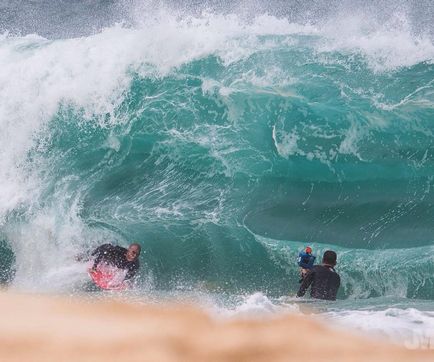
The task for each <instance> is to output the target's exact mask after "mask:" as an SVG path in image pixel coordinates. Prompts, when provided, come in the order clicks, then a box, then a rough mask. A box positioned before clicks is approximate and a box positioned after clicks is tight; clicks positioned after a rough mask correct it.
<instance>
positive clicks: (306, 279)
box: [297, 270, 314, 297]
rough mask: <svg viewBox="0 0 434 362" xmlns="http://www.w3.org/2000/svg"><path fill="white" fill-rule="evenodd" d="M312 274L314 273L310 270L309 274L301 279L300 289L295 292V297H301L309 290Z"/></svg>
mask: <svg viewBox="0 0 434 362" xmlns="http://www.w3.org/2000/svg"><path fill="white" fill-rule="evenodd" d="M313 274H314V271H313V270H310V271H309V273H307V274H306V276H305V277H304V278H303V281H302V283H301V285H300V289H299V290H298V292H297V297H302V296H303V295H304V294H305V293H306V290H307V288H309V286H310V285H311V284H312V281H313Z"/></svg>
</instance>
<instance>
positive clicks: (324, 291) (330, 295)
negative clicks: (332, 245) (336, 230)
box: [297, 250, 341, 300]
mask: <svg viewBox="0 0 434 362" xmlns="http://www.w3.org/2000/svg"><path fill="white" fill-rule="evenodd" d="M336 259H337V256H336V253H335V252H334V251H332V250H327V251H326V252H325V253H324V255H323V258H322V264H321V265H315V266H314V267H313V268H312V269H311V270H309V272H308V273H307V274H306V276H305V277H304V278H303V281H302V283H301V285H300V289H299V290H298V293H297V297H302V296H303V295H304V294H305V293H306V290H307V288H309V286H310V285H312V287H311V289H310V296H311V297H312V298H316V299H325V300H336V294H337V292H338V289H339V286H340V284H341V278H340V277H339V274H338V273H336V271H335V269H334V267H335V265H336Z"/></svg>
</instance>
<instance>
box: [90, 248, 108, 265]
mask: <svg viewBox="0 0 434 362" xmlns="http://www.w3.org/2000/svg"><path fill="white" fill-rule="evenodd" d="M110 248H111V244H103V245H101V246H98V247H97V248H96V249H95V250H94V251H93V252H92V254H91V255H92V256H95V259H94V261H93V265H92V268H91V269H93V270H95V269H96V267H97V266H98V264H99V263H100V262H101V259H102V258H103V256H104V254H107V252H108V251H109V250H110Z"/></svg>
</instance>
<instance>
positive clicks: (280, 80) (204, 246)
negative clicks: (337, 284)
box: [0, 1, 434, 340]
mask: <svg viewBox="0 0 434 362" xmlns="http://www.w3.org/2000/svg"><path fill="white" fill-rule="evenodd" d="M60 3H62V2H60ZM60 3H59V4H60ZM114 3H116V4H115V5H116V6H115V5H113V6H114V8H113V7H110V9H111V10H110V11H109V10H107V11H108V15H107V17H104V16H103V15H102V14H103V13H104V11H103V10H104V9H103V10H101V9H99V8H95V9H94V12H95V14H94V16H93V17H91V18H89V15H86V14H85V12H83V9H82V8H80V6H79V5H77V4H78V3H77V4H75V3H74V5H68V4H66V3H65V4H63V3H62V4H63V5H59V6H65V7H64V8H61V7H60V8H57V7H54V8H51V7H49V6H48V5H47V3H45V2H43V1H42V2H41V3H40V4H45V5H46V6H48V8H49V9H50V11H51V12H47V11H46V10H47V9H48V8H45V7H43V5H40V7H39V8H37V9H36V10H35V14H39V16H41V17H42V18H41V19H44V16H47V17H48V16H49V14H51V15H50V16H52V15H53V14H54V15H55V17H54V18H55V19H58V22H54V23H44V22H43V21H41V22H39V23H37V22H34V23H28V22H26V20H25V19H26V16H24V14H27V13H28V11H30V10H29V8H28V7H22V8H20V6H21V5H20V4H19V2H16V6H15V7H13V6H12V5H11V6H10V7H9V8H8V7H0V13H1V14H9V15H8V17H3V18H2V19H3V21H2V22H1V23H0V29H2V30H3V34H2V35H1V36H0V124H1V130H2V132H1V133H0V155H1V157H0V237H1V242H0V263H1V267H0V281H1V282H2V283H7V284H8V285H10V286H11V287H12V288H20V289H24V290H29V289H30V290H37V291H46V290H49V291H55V292H64V291H67V292H71V293H74V292H78V293H83V292H86V291H88V290H89V288H88V285H87V276H86V272H85V269H84V267H83V266H81V265H78V264H77V262H75V260H74V257H75V255H77V254H78V253H81V252H84V251H87V250H90V249H92V248H94V247H96V246H97V245H99V244H101V243H103V242H113V243H117V244H121V245H127V244H128V243H130V242H139V243H140V244H141V245H142V248H143V253H142V256H141V263H142V270H141V274H140V277H139V280H138V283H137V288H136V292H135V293H138V295H139V296H143V295H147V296H149V295H154V297H155V298H157V299H158V298H159V297H158V296H160V297H161V295H164V296H165V297H161V298H162V299H165V298H166V297H167V295H169V296H172V297H174V298H175V296H176V295H178V293H181V294H182V293H185V294H187V295H191V294H192V295H194V297H193V299H194V298H196V297H197V299H199V300H203V299H206V300H207V301H209V300H211V301H212V302H211V304H212V303H214V305H215V306H216V307H218V306H220V305H221V304H223V305H226V308H229V309H234V308H235V310H236V311H238V312H239V311H240V310H241V309H242V310H241V311H244V309H247V310H251V311H252V310H253V311H255V310H256V309H255V308H259V309H261V310H262V311H264V310H272V311H280V308H282V306H285V305H288V304H290V305H293V304H294V303H295V300H293V299H292V298H291V297H288V296H292V295H294V294H295V293H296V291H297V288H298V270H297V265H296V263H295V261H296V257H297V255H298V252H299V251H300V250H301V249H302V248H303V247H304V246H306V245H311V246H312V247H313V249H314V254H315V255H316V256H317V257H318V259H320V257H321V255H322V253H323V252H324V251H325V250H327V249H333V250H336V251H337V253H338V265H337V270H338V272H339V273H340V275H341V278H342V288H341V289H340V291H339V295H338V299H339V301H338V302H337V303H336V304H332V305H329V304H322V303H319V304H318V305H316V306H315V308H317V309H318V310H319V312H321V313H325V314H326V315H327V316H328V317H330V318H332V320H335V319H339V320H343V321H344V323H347V324H350V325H352V324H354V323H355V322H356V321H359V320H362V319H363V320H368V319H369V318H368V317H366V316H364V314H363V313H364V312H365V311H368V312H369V313H370V314H369V317H370V318H373V319H378V320H381V321H383V322H384V323H385V325H386V327H387V326H390V328H389V329H390V330H393V329H394V328H404V329H406V330H411V328H413V327H414V325H415V324H418V326H420V325H421V323H422V325H423V326H422V327H423V328H425V329H423V328H422V327H421V328H422V330H423V331H426V333H425V332H423V333H422V332H421V336H422V337H421V336H419V335H418V336H416V337H417V338H419V337H420V338H422V339H423V338H425V339H426V338H431V336H432V337H433V338H434V332H433V329H432V325H434V324H433V323H432V318H433V317H432V312H431V311H433V310H434V307H433V300H434V257H433V251H434V242H433V240H434V238H433V236H432V235H433V232H432V228H433V220H434V219H433V218H434V206H433V205H434V191H433V185H434V179H433V175H434V144H433V139H434V138H433V133H434V123H433V119H434V63H433V59H434V44H433V38H432V32H431V29H430V25H429V24H430V23H429V22H424V21H423V20H424V16H423V14H425V15H426V14H428V15H429V14H430V11H431V7H430V6H429V4H425V3H423V4H424V5H423V6H426V7H425V8H424V7H423V6H422V5H417V4H415V3H413V2H405V3H406V4H407V5H408V6H407V7H399V9H398V10H396V9H395V10H394V11H389V10H390V9H389V8H387V7H386V10H387V11H386V10H384V9H383V12H381V11H380V12H378V14H380V15H381V14H382V15H381V16H380V15H378V14H377V17H370V16H369V14H370V13H369V11H368V10H369V7H366V8H363V6H362V10H363V11H364V12H363V11H361V12H352V13H351V12H348V11H346V10H345V9H341V11H337V12H336V13H335V14H332V15H333V16H332V15H331V14H330V13H329V12H327V11H325V9H326V6H325V5H324V4H323V5H324V6H321V7H320V8H321V9H322V10H321V9H317V10H318V12H310V10H312V9H304V10H303V9H301V10H300V11H299V12H297V11H295V10H294V11H295V12H294V13H292V12H291V11H289V10H287V12H286V13H285V12H283V13H281V12H279V11H280V10H282V9H284V7H283V5H282V4H281V3H280V2H276V8H275V10H276V9H280V10H279V11H277V10H276V11H274V13H273V11H271V10H273V9H268V10H270V11H268V12H267V13H266V12H264V11H259V8H260V7H259V8H254V7H251V8H249V11H247V15H248V16H246V13H243V12H240V9H238V10H237V9H233V8H226V10H225V11H208V12H204V13H201V12H200V11H199V10H197V9H196V11H195V12H193V13H191V12H190V13H189V12H188V11H187V10H186V8H188V6H187V5H188V3H186V4H185V6H186V8H183V10H182V11H181V10H180V9H178V10H177V11H174V10H173V9H170V6H169V7H164V8H162V7H160V8H158V7H155V6H154V7H153V8H152V11H151V14H150V15H149V14H148V15H147V16H145V15H143V12H139V11H137V9H140V4H139V3H140V2H134V3H135V6H132V5H130V7H126V5H125V2H124V4H123V6H121V5H122V4H120V3H121V2H114ZM11 4H12V3H11ZM141 4H142V6H143V2H141ZM333 4H334V5H336V4H335V3H333ZM400 4H401V3H400ZM418 4H422V3H418ZM154 5H155V4H154ZM202 5H204V6H205V5H206V4H202ZM278 5H279V6H278ZM334 5H333V6H334ZM359 5H360V4H359ZM371 5H372V4H371ZM53 6H54V5H53ZM101 6H102V5H101ZM291 6H292V8H291V9H293V8H294V9H295V8H297V7H296V2H291ZM118 7H119V8H122V9H123V11H122V12H116V11H115V10H116V9H119V8H118ZM20 9H21V10H22V11H23V13H22V14H21V15H20V16H19V15H17V14H20V12H19V10H20ZM98 9H99V10H98ZM107 9H109V8H107ZM255 9H256V10H255ZM214 10H215V9H214ZM220 10H221V9H220ZM308 10H309V11H308ZM319 10H321V11H319ZM14 11H15V12H14ZM255 11H256V12H255ZM282 11H283V10H282ZM303 11H304V12H303ZM115 13H116V14H118V15H116V16H115V15H114V14H115ZM11 14H12V15H11ZM13 14H15V15H13ZM41 14H44V15H41ZM65 14H69V15H68V19H69V20H68V21H66V20H65V23H62V22H61V21H60V20H59V18H62V15H64V16H66V15H65ZM252 14H253V15H252ZM303 14H304V15H306V14H309V16H307V15H306V16H304V15H303ZM417 14H420V16H419V17H417V16H416V15H417ZM421 14H422V15H421ZM54 15H53V16H54ZM109 15H110V16H109ZM428 15H426V16H428ZM56 16H57V17H56ZM122 17H125V19H127V20H125V19H124V21H123V22H122V20H123V18H122ZM415 17H416V18H418V19H419V21H418V22H416V23H415ZM428 18H429V16H428ZM4 19H6V20H4ZM65 19H66V18H65ZM92 19H93V21H94V22H95V23H92ZM97 20H98V21H99V22H97ZM425 20H426V19H425ZM115 21H117V22H118V23H115ZM44 24H45V25H44ZM62 24H63V25H62ZM77 24H82V26H78V25H77ZM258 291H260V292H261V293H263V294H255V292H258ZM197 294H198V295H199V296H197ZM246 296H247V297H246ZM282 296H284V297H283V298H284V299H283V300H282V299H281V298H282ZM246 298H247V299H246ZM285 298H289V299H288V300H286V299H285ZM222 300H223V302H222ZM239 305H241V306H243V307H242V308H241V307H239ZM237 306H238V307H237ZM270 306H271V307H270ZM237 308H241V309H237ZM430 313H431V314H430ZM348 315H349V316H350V317H349V319H350V322H348V321H347V319H348V318H347V317H348ZM362 315H363V316H364V317H363V318H361V317H360V316H362ZM364 318H368V319H364ZM390 318H391V320H399V321H400V323H402V326H401V324H400V325H396V324H394V323H392V322H389V319H390ZM421 320H422V322H421V323H419V322H420V321H421ZM430 321H431V322H430ZM424 323H425V324H424ZM356 324H357V323H356ZM356 327H358V328H361V329H365V330H369V328H371V327H369V326H361V325H358V326H356ZM386 327H385V328H386ZM409 333H410V332H409ZM424 333H425V334H424ZM406 336H407V337H408V338H413V337H414V335H412V336H410V337H409V335H408V334H407V335H406ZM407 337H406V338H407ZM418 340H419V339H418Z"/></svg>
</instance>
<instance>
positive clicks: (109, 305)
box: [0, 292, 434, 362]
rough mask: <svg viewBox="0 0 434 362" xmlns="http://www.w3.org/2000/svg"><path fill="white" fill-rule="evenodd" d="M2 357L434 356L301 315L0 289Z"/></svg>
mask: <svg viewBox="0 0 434 362" xmlns="http://www.w3.org/2000/svg"><path fill="white" fill-rule="evenodd" d="M0 307H1V311H2V312H1V323H0V361H27V362H28V361H44V362H46V361H141V362H143V361H290V360H294V361H297V360H300V361H304V362H306V361H327V362H330V361H333V362H336V361H345V362H348V361H394V362H398V361H433V360H434V351H432V350H431V351H429V350H428V351H411V350H407V349H404V348H399V347H396V346H391V345H388V344H386V343H380V342H375V341H371V340H367V339H363V338H360V337H356V336H352V335H351V334H348V333H345V332H342V331H336V330H330V329H328V328H326V327H325V326H324V325H322V324H320V323H319V322H317V321H314V320H311V319H310V318H308V317H304V316H299V315H287V316H281V317H279V318H275V319H266V320H231V321H217V320H214V319H212V318H210V317H209V316H208V315H207V314H206V313H204V312H202V311H201V310H199V309H197V308H195V307H192V306H178V305H176V306H173V305H172V306H164V307H163V306H156V305H142V304H133V303H127V302H122V301H119V300H104V301H89V300H87V299H79V298H68V297H54V296H35V295H23V294H12V293H10V292H3V293H1V294H0Z"/></svg>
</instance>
